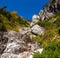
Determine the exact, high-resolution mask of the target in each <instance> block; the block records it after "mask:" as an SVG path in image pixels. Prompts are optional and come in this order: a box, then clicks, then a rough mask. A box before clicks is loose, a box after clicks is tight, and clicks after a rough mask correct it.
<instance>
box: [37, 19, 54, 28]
mask: <svg viewBox="0 0 60 58" xmlns="http://www.w3.org/2000/svg"><path fill="white" fill-rule="evenodd" d="M37 24H38V25H40V26H42V27H44V28H46V29H47V28H50V27H52V26H53V23H52V22H50V21H49V20H44V21H39V22H38V23H37Z"/></svg>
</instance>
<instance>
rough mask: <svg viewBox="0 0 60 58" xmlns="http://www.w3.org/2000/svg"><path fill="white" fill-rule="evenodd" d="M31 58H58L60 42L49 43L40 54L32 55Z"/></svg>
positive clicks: (59, 55)
mask: <svg viewBox="0 0 60 58" xmlns="http://www.w3.org/2000/svg"><path fill="white" fill-rule="evenodd" d="M33 58H60V42H57V43H54V42H51V43H49V44H48V45H47V46H46V47H45V48H44V50H43V52H42V53H41V54H40V53H38V52H36V53H34V54H33Z"/></svg>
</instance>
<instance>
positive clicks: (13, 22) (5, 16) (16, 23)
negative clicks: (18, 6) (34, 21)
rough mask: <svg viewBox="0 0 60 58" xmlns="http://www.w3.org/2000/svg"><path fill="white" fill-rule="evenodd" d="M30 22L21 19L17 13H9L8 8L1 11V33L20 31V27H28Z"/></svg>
mask: <svg viewBox="0 0 60 58" xmlns="http://www.w3.org/2000/svg"><path fill="white" fill-rule="evenodd" d="M29 24H30V22H29V21H26V20H24V18H22V17H19V16H18V15H17V13H16V12H14V11H13V12H7V11H6V7H4V8H1V9H0V31H3V30H14V31H18V30H19V28H20V27H28V26H29Z"/></svg>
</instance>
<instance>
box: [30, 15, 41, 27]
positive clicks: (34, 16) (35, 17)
mask: <svg viewBox="0 0 60 58" xmlns="http://www.w3.org/2000/svg"><path fill="white" fill-rule="evenodd" d="M39 20H40V17H39V15H33V17H32V22H31V24H30V26H32V25H34V24H35V23H37V22H38V21H39Z"/></svg>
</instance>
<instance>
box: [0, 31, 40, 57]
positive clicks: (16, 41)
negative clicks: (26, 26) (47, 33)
mask: <svg viewBox="0 0 60 58" xmlns="http://www.w3.org/2000/svg"><path fill="white" fill-rule="evenodd" d="M3 37H4V38H7V39H6V40H7V41H6V44H5V43H4V45H5V48H4V46H2V47H1V48H4V49H3V50H2V49H1V51H2V52H1V55H0V58H29V56H30V57H32V55H31V52H33V51H35V50H36V49H38V48H39V44H38V43H37V42H35V41H34V40H33V37H31V36H30V34H29V33H26V34H21V33H20V32H15V31H11V30H10V31H8V32H7V33H5V34H4V35H3ZM2 42H3V41H2ZM1 45H2V43H1Z"/></svg>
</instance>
